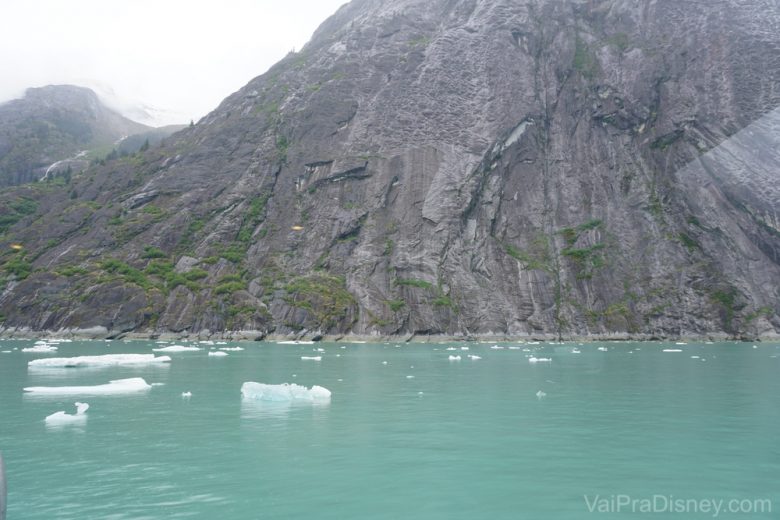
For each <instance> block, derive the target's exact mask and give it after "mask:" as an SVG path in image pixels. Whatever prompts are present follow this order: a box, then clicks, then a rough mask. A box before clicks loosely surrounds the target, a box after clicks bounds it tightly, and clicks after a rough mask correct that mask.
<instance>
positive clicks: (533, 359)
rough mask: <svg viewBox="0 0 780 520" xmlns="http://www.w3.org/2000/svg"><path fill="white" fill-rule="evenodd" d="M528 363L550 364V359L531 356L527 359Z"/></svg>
mask: <svg viewBox="0 0 780 520" xmlns="http://www.w3.org/2000/svg"><path fill="white" fill-rule="evenodd" d="M528 362H529V363H551V362H552V359H550V358H543V357H540V358H538V357H534V356H531V357H529V358H528Z"/></svg>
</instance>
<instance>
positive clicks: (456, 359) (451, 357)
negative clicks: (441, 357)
mask: <svg viewBox="0 0 780 520" xmlns="http://www.w3.org/2000/svg"><path fill="white" fill-rule="evenodd" d="M449 360H450V361H460V356H450V357H449Z"/></svg>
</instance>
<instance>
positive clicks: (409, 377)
mask: <svg viewBox="0 0 780 520" xmlns="http://www.w3.org/2000/svg"><path fill="white" fill-rule="evenodd" d="M406 379H414V376H406Z"/></svg>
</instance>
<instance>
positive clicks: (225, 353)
mask: <svg viewBox="0 0 780 520" xmlns="http://www.w3.org/2000/svg"><path fill="white" fill-rule="evenodd" d="M227 355H228V353H227V352H222V351H219V350H218V351H216V352H213V351H212V352H209V356H211V357H225V356H227Z"/></svg>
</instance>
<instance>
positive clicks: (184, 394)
mask: <svg viewBox="0 0 780 520" xmlns="http://www.w3.org/2000/svg"><path fill="white" fill-rule="evenodd" d="M181 397H182V399H189V398H190V397H192V392H189V391H188V392H182V393H181Z"/></svg>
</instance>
